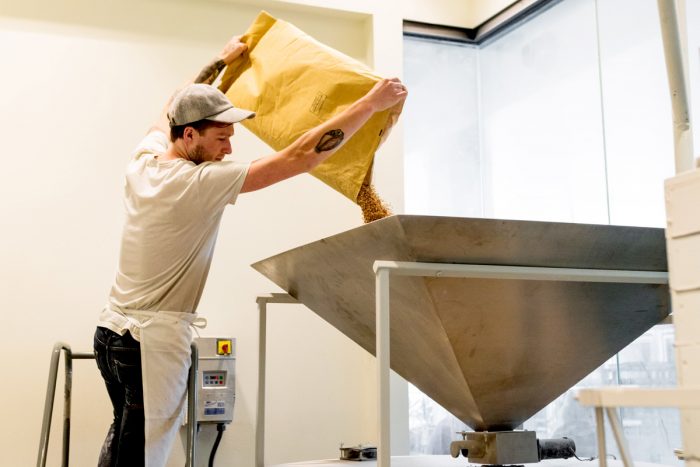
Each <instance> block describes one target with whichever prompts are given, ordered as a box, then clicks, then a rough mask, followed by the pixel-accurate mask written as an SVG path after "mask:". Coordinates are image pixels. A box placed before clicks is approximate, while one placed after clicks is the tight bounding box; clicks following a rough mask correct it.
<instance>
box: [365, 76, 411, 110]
mask: <svg viewBox="0 0 700 467" xmlns="http://www.w3.org/2000/svg"><path fill="white" fill-rule="evenodd" d="M406 96H408V91H407V90H406V86H404V85H403V84H402V83H401V81H400V80H399V79H398V78H391V79H383V80H381V81H379V82H378V83H377V84H375V85H374V87H373V88H372V89H371V90H370V91H369V92H368V93H367V94H366V95H365V97H363V100H364V101H365V102H367V103H369V104H370V105H371V106H372V109H373V110H374V111H375V112H381V111H382V110H386V109H388V108H389V107H393V106H395V105H396V104H398V103H399V102H402V101H404V100H405V99H406Z"/></svg>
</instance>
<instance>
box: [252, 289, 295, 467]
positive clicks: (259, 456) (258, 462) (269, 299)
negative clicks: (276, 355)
mask: <svg viewBox="0 0 700 467" xmlns="http://www.w3.org/2000/svg"><path fill="white" fill-rule="evenodd" d="M256 302H257V304H258V310H259V312H260V314H259V315H258V316H259V318H258V332H259V336H258V397H257V401H256V404H257V409H256V417H255V460H254V462H255V467H265V392H266V391H265V371H266V366H265V361H266V358H267V356H266V353H267V304H268V303H292V304H298V303H299V302H298V301H297V300H296V299H295V298H294V297H292V296H291V295H287V294H285V293H272V294H268V295H261V296H258V297H257V299H256Z"/></svg>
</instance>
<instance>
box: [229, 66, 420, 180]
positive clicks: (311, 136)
mask: <svg viewBox="0 0 700 467" xmlns="http://www.w3.org/2000/svg"><path fill="white" fill-rule="evenodd" d="M407 95H408V93H407V91H406V87H405V86H404V85H403V84H401V81H399V79H398V78H393V79H384V80H381V81H380V82H378V83H377V84H376V85H375V86H374V87H373V88H372V89H371V90H370V91H369V92H368V93H367V94H366V95H365V96H364V97H362V98H360V99H359V100H358V101H356V102H355V103H354V104H352V105H351V106H350V107H348V108H347V109H346V110H344V111H343V112H341V113H340V114H338V115H336V116H334V117H333V118H331V119H330V120H328V121H327V122H325V123H322V124H320V125H318V126H317V127H315V128H312V129H311V130H309V131H307V132H306V133H304V134H303V135H301V136H300V137H299V139H297V140H296V141H295V142H293V143H292V144H290V145H289V146H287V147H286V148H285V149H283V150H281V151H280V152H278V153H275V154H272V155H270V156H267V157H263V158H262V159H258V160H256V161H253V162H252V164H251V165H250V169H249V170H248V175H247V176H246V178H245V182H244V183H243V188H242V189H241V192H242V193H245V192H248V191H255V190H259V189H261V188H265V187H266V186H269V185H272V184H274V183H277V182H279V181H282V180H285V179H287V178H290V177H293V176H295V175H298V174H300V173H304V172H308V171H310V170H312V169H313V168H314V167H316V166H317V165H319V164H320V163H321V162H323V161H325V160H326V159H328V158H329V157H330V156H332V155H333V154H334V153H335V152H336V151H337V150H338V149H340V148H341V147H342V145H343V144H344V143H345V142H346V141H348V140H349V139H350V138H351V137H352V136H353V135H354V134H355V133H356V132H357V131H358V130H359V129H360V128H361V127H362V126H363V125H364V124H365V123H366V122H367V120H369V119H370V118H371V117H372V115H374V113H376V112H380V111H382V110H385V109H388V108H390V107H393V106H394V105H396V104H398V103H399V102H401V101H403V100H404V99H406V96H407Z"/></svg>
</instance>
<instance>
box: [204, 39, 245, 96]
mask: <svg viewBox="0 0 700 467" xmlns="http://www.w3.org/2000/svg"><path fill="white" fill-rule="evenodd" d="M247 49H248V46H247V45H245V44H244V43H243V42H241V36H234V37H232V38H231V39H230V40H229V41H228V42H227V43H226V45H225V46H224V48H223V50H221V52H220V53H219V55H217V56H216V58H215V59H214V60H213V61H212V62H211V63H209V64H208V65H207V66H205V67H204V68H202V71H200V72H199V75H197V77H196V78H195V79H194V82H195V83H206V84H211V83H213V82H214V80H215V79H216V78H217V76H219V73H221V70H223V69H224V68H226V65H229V64H230V63H231V62H233V61H234V60H235V59H237V58H238V57H240V55H241V54H242V53H243V52H245V51H246V50H247Z"/></svg>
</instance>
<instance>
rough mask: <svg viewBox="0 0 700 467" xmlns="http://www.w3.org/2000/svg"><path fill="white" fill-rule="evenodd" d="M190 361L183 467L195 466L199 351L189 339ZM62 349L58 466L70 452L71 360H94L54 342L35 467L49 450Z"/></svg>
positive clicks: (41, 465)
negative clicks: (62, 378)
mask: <svg viewBox="0 0 700 467" xmlns="http://www.w3.org/2000/svg"><path fill="white" fill-rule="evenodd" d="M191 350H192V364H191V366H190V372H189V382H188V385H187V417H188V418H187V421H188V428H187V464H186V467H194V460H195V459H196V457H195V454H196V446H197V443H196V442H195V436H196V428H197V423H196V414H195V411H196V408H197V391H196V389H197V386H196V384H197V371H198V369H199V368H198V358H199V350H198V348H197V343H196V342H192V344H191ZM61 351H63V353H64V355H65V356H64V360H65V384H64V392H63V445H62V453H61V467H68V459H69V455H70V412H71V392H72V386H73V360H90V359H94V358H95V355H94V354H93V353H73V351H72V350H71V348H70V346H69V345H68V344H65V343H63V342H57V343H56V344H55V345H54V346H53V351H52V352H51V363H50V364H49V381H48V383H47V386H46V400H45V402H44V419H43V421H42V424H41V439H40V441H39V454H38V457H37V461H36V465H37V467H46V458H47V455H48V450H49V437H50V434H51V418H52V416H53V401H54V397H55V395H56V383H57V380H58V364H59V360H60V358H61Z"/></svg>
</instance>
